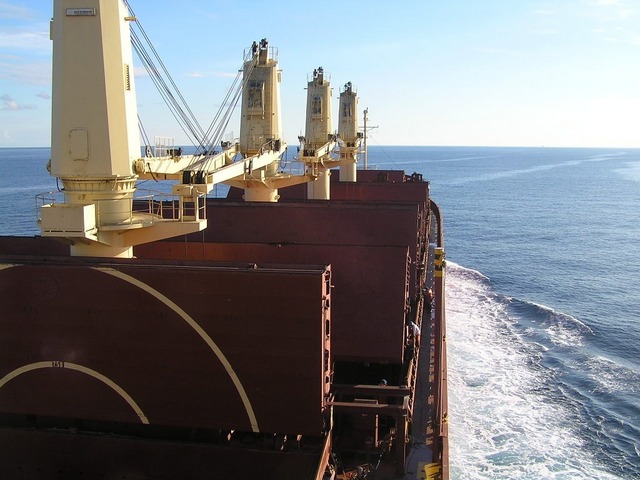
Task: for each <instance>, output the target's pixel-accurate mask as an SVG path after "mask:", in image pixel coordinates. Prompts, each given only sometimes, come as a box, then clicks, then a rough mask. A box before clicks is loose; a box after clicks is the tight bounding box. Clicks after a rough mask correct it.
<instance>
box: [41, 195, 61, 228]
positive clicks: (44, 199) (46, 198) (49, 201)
mask: <svg viewBox="0 0 640 480" xmlns="http://www.w3.org/2000/svg"><path fill="white" fill-rule="evenodd" d="M35 202H36V222H37V223H38V224H39V223H40V222H41V221H42V213H41V212H42V207H44V206H45V205H55V204H59V203H64V193H62V192H44V193H38V194H37V195H36V196H35Z"/></svg>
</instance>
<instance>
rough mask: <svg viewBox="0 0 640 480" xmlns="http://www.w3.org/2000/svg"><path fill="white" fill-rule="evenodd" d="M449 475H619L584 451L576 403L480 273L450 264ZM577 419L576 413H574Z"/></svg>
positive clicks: (527, 477) (448, 311)
mask: <svg viewBox="0 0 640 480" xmlns="http://www.w3.org/2000/svg"><path fill="white" fill-rule="evenodd" d="M447 265H448V269H447V270H448V273H447V299H446V301H447V344H448V354H449V359H448V379H449V429H450V430H449V438H450V452H451V478H452V479H457V480H463V479H469V480H471V479H473V480H476V479H541V478H551V479H593V478H599V479H615V478H618V477H615V476H612V475H610V474H608V473H606V472H603V471H600V470H599V469H598V466H597V464H595V462H594V461H592V460H591V458H590V457H589V456H588V455H585V453H584V448H583V447H584V444H583V440H582V439H581V437H580V435H579V434H578V429H579V428H580V427H581V425H576V424H575V423H572V422H571V421H568V420H567V419H568V418H570V417H572V412H571V411H570V408H571V407H570V405H569V404H568V403H563V402H560V401H558V399H557V396H552V395H551V394H550V393H551V388H550V386H549V384H550V383H552V382H553V375H554V373H553V371H552V370H549V369H545V368H544V367H542V366H540V364H539V363H538V362H537V359H538V358H539V355H540V354H541V353H542V352H543V351H544V347H543V346H542V345H539V344H536V343H531V344H527V343H525V342H524V341H523V340H522V339H521V338H520V337H519V335H518V333H517V332H516V331H515V327H516V326H517V320H515V319H514V318H512V317H510V316H509V313H508V308H507V307H508V303H509V302H508V299H506V298H504V297H499V296H498V295H496V294H495V292H494V291H493V289H492V286H491V283H490V281H489V280H488V279H487V278H486V277H485V276H483V275H481V274H479V272H475V271H473V270H469V269H465V268H463V267H460V266H459V265H456V264H455V263H452V262H447ZM574 418H575V417H574Z"/></svg>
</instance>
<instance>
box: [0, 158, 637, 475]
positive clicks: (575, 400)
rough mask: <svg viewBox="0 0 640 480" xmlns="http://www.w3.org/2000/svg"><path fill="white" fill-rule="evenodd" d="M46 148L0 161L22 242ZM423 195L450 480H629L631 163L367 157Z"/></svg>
mask: <svg viewBox="0 0 640 480" xmlns="http://www.w3.org/2000/svg"><path fill="white" fill-rule="evenodd" d="M48 158H49V149H46V148H42V149H38V148H23V149H16V148H1V149H0V191H1V192H2V196H1V197H0V205H1V209H0V211H2V212H3V213H2V216H1V217H0V234H1V235H15V234H19V235H34V234H37V233H38V229H37V227H36V224H35V218H36V203H35V199H34V197H35V195H36V194H37V193H41V192H45V191H50V190H53V191H55V190H56V182H55V179H52V178H51V177H49V175H48V173H47V172H46V170H45V165H46V162H47V160H48ZM369 167H370V168H379V169H386V168H402V169H404V170H406V171H407V173H412V172H417V173H421V174H423V176H424V178H425V179H427V180H429V181H430V182H431V195H432V197H433V198H434V199H435V200H436V202H438V204H439V205H440V207H441V210H442V212H443V215H444V225H445V249H446V255H447V279H446V281H447V298H446V302H447V320H448V324H447V329H448V330H447V344H448V349H449V371H448V381H449V395H450V401H449V436H450V448H451V452H450V453H451V478H452V480H477V479H532V480H533V479H547V478H549V479H640V150H636V149H575V148H566V149H564V148H493V147H481V148H480V147H389V146H387V147H382V146H373V147H371V146H370V148H369Z"/></svg>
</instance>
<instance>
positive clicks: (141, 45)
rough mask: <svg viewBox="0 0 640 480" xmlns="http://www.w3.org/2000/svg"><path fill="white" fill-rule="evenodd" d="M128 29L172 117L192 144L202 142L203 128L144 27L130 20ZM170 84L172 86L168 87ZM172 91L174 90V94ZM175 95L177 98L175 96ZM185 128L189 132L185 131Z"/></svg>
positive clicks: (133, 15)
mask: <svg viewBox="0 0 640 480" xmlns="http://www.w3.org/2000/svg"><path fill="white" fill-rule="evenodd" d="M124 3H125V6H126V7H127V9H128V10H129V14H130V15H131V16H132V17H134V18H135V13H134V11H133V9H132V8H131V5H130V4H129V2H128V0H124ZM133 24H135V25H137V28H138V29H139V30H140V33H141V34H142V37H143V38H144V40H145V42H146V45H148V47H149V49H150V50H151V53H152V54H153V57H155V59H156V60H157V62H158V65H159V67H160V69H158V67H156V65H155V63H154V61H153V57H152V55H151V54H149V52H148V51H147V49H146V48H145V42H143V41H142V39H141V38H140V37H139V36H138V34H137V32H136V31H135V30H134V27H133ZM130 30H131V37H132V45H133V47H134V50H135V51H136V53H137V54H138V56H139V57H140V60H141V61H142V63H143V65H144V67H145V69H146V70H147V72H148V73H149V76H150V77H151V78H152V81H153V82H154V84H155V85H156V87H157V88H158V90H159V91H160V95H161V96H162V97H163V99H164V100H165V103H167V106H169V109H170V110H171V112H172V114H173V116H174V118H176V120H177V121H178V123H179V124H180V126H181V128H182V130H183V131H184V133H185V134H186V135H187V136H188V137H189V138H190V140H191V142H192V143H193V144H194V146H195V145H196V144H202V142H203V140H204V137H205V134H204V130H203V129H202V127H201V126H200V124H199V122H198V120H197V119H196V118H195V115H194V114H193V111H192V110H191V108H190V107H189V105H188V104H187V102H186V100H185V98H184V96H183V95H182V93H181V92H180V89H179V88H178V86H177V85H176V83H175V82H174V81H173V78H172V77H171V74H170V73H169V71H168V70H167V67H166V66H165V64H164V62H163V61H162V59H161V58H160V55H159V54H158V52H157V50H156V49H155V47H154V46H153V44H152V43H151V40H150V39H149V36H148V35H147V34H146V32H145V30H144V28H143V27H142V25H141V24H140V22H138V21H136V22H132V25H131V29H130ZM160 70H161V71H162V72H163V73H164V75H165V77H166V78H167V80H168V83H167V81H165V79H164V78H163V76H162V74H161V73H160ZM170 86H171V87H172V88H170ZM173 92H175V95H174V93H173ZM176 96H177V97H178V98H176ZM178 99H179V100H178ZM187 130H188V131H189V132H187Z"/></svg>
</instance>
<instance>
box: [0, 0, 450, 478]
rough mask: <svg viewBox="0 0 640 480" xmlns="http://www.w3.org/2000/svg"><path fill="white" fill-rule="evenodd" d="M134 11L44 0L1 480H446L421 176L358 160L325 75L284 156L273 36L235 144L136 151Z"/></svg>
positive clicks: (15, 245) (346, 117) (9, 293)
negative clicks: (41, 188)
mask: <svg viewBox="0 0 640 480" xmlns="http://www.w3.org/2000/svg"><path fill="white" fill-rule="evenodd" d="M137 24H139V21H138V19H137V18H136V17H135V15H134V13H133V11H132V9H131V7H130V5H129V4H128V3H127V2H124V1H122V0H82V1H80V0H55V1H54V14H53V19H52V23H51V37H52V40H53V94H52V107H53V108H52V115H53V117H52V137H51V141H52V144H51V160H50V162H49V164H48V166H47V168H48V169H49V171H50V173H51V175H53V176H55V177H56V179H57V181H58V184H59V186H60V191H59V192H56V193H54V194H43V195H42V196H39V197H38V201H39V210H38V211H39V213H38V218H37V222H38V224H39V226H40V229H41V234H40V235H38V236H34V237H19V236H16V237H9V236H5V237H0V310H1V311H2V314H1V315H0V445H2V448H0V478H2V479H53V478H55V479H62V478H65V479H66V478H74V479H77V478H83V479H94V478H95V479H205V478H206V479H212V478H213V479H249V478H251V479H255V478H260V479H296V480H298V479H316V480H330V479H334V480H346V479H364V478H371V479H374V478H375V479H418V478H420V479H425V478H426V479H445V480H446V479H448V477H449V458H448V424H447V408H448V405H447V363H446V322H445V300H444V299H445V295H444V292H445V271H446V262H445V259H444V236H443V221H442V215H441V214H440V210H439V208H438V206H437V204H436V203H435V202H434V201H433V200H432V199H431V198H430V196H429V183H428V182H427V181H425V180H423V178H422V175H420V174H417V173H412V174H406V173H405V172H403V171H392V170H369V169H366V163H367V162H366V132H367V129H366V111H365V113H364V114H365V116H364V119H365V127H364V128H361V127H360V125H359V123H360V122H359V118H360V113H359V111H358V108H359V107H358V96H357V92H356V90H355V88H354V87H353V85H352V84H351V83H350V82H347V83H345V84H344V87H343V88H341V92H340V96H339V108H338V110H339V111H338V129H337V131H336V130H334V129H333V127H332V108H331V104H332V94H333V93H332V92H333V89H332V87H331V84H330V81H329V79H328V76H327V75H326V73H325V72H324V69H323V68H316V69H315V70H313V73H312V74H311V75H310V77H309V78H308V79H307V114H306V128H305V135H304V136H300V138H299V141H300V145H299V148H298V149H297V155H296V158H295V160H296V162H295V163H296V165H297V166H298V168H297V170H296V169H293V170H292V169H287V168H285V165H284V162H283V155H284V154H285V152H286V151H287V145H286V143H285V141H284V138H283V137H282V126H281V117H280V82H281V73H280V70H279V68H278V61H277V53H276V52H275V49H273V48H272V47H270V46H269V44H268V42H267V40H261V41H259V42H254V43H253V44H252V45H251V46H250V47H249V48H248V49H246V50H245V54H244V56H243V63H242V68H241V69H240V71H239V77H238V82H237V85H238V88H237V90H236V93H233V94H232V96H231V98H237V101H238V102H239V104H240V110H241V115H240V117H241V118H240V121H241V125H240V137H239V138H238V139H233V140H231V141H228V140H227V141H221V140H220V135H219V134H218V133H216V132H217V131H218V127H217V126H216V127H215V128H213V129H210V131H207V132H203V133H204V135H203V136H202V137H201V138H200V140H199V143H198V145H197V148H196V149H195V151H194V153H193V154H189V155H187V154H186V152H185V151H183V149H182V148H176V147H175V146H174V145H173V143H172V142H171V141H169V140H168V139H166V138H162V139H157V140H156V141H154V143H153V145H151V144H150V142H149V144H147V145H144V146H142V148H141V142H140V136H141V135H140V132H139V129H138V115H137V107H136V96H135V85H134V76H133V60H132V57H133V53H132V50H133V49H132V44H133V47H134V48H135V49H136V51H138V49H139V48H140V45H139V42H140V38H141V37H142V36H144V35H140V34H136V33H135V31H134V29H133V25H137ZM138 53H140V52H138ZM142 57H143V58H144V57H145V56H144V55H143V56H142ZM146 66H147V67H148V70H149V71H150V72H154V71H155V68H154V67H153V66H152V65H151V63H149V64H146ZM168 96H169V97H171V98H172V99H173V98H174V96H173V95H168ZM227 103H233V102H227ZM175 111H176V112H180V114H181V113H183V112H184V110H183V109H180V108H178V107H176V110H175ZM223 116H224V115H223ZM220 131H222V130H220ZM145 143H147V142H145ZM360 166H364V167H365V168H359V167H360ZM142 180H147V183H146V184H149V183H153V184H155V183H156V182H157V183H158V184H159V185H160V184H162V185H167V184H168V185H169V187H168V190H165V192H166V193H162V194H150V193H146V192H142V191H141V189H140V188H139V184H140V183H139V182H140V181H142ZM220 185H225V186H226V187H225V190H224V191H225V195H218V196H216V195H213V194H212V193H213V192H215V191H216V189H217V188H218V187H219V186H220Z"/></svg>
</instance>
